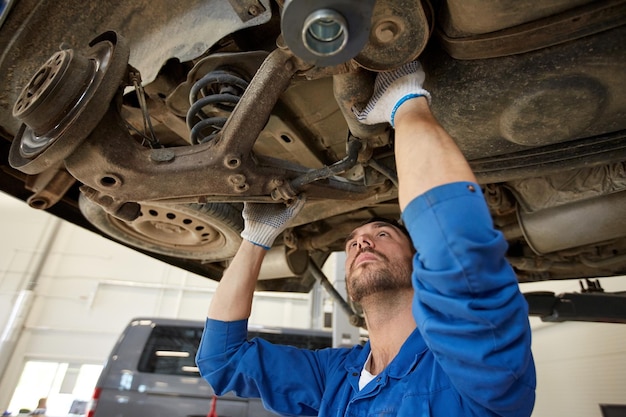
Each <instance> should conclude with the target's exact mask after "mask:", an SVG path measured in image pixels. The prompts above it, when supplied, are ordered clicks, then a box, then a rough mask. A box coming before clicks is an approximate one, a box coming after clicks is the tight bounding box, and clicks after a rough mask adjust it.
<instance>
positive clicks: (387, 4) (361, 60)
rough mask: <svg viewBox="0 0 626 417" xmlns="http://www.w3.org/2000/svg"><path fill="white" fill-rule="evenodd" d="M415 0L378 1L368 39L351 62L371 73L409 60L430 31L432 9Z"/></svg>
mask: <svg viewBox="0 0 626 417" xmlns="http://www.w3.org/2000/svg"><path fill="white" fill-rule="evenodd" d="M426 3H427V6H426V7H424V5H422V4H421V2H419V1H415V0H379V1H377V2H376V5H375V6H374V11H373V13H372V29H371V32H370V35H369V40H368V42H367V44H366V45H365V46H364V48H363V49H362V50H361V51H360V52H359V54H358V55H357V56H356V57H354V60H355V61H356V62H357V63H358V64H359V65H361V66H362V67H364V68H367V69H369V70H372V71H386V70H390V69H393V68H395V67H398V66H400V65H402V64H405V63H407V62H410V61H413V60H414V59H415V58H417V57H418V56H419V54H420V53H421V52H422V51H423V50H424V48H425V47H426V43H427V42H428V39H429V37H430V34H431V32H432V30H431V28H432V21H433V16H432V9H431V8H430V7H429V4H428V2H426Z"/></svg>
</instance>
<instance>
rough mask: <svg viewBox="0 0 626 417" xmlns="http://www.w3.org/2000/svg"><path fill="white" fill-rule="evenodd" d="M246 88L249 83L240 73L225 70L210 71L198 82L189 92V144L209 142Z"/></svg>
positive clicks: (222, 125)
mask: <svg viewBox="0 0 626 417" xmlns="http://www.w3.org/2000/svg"><path fill="white" fill-rule="evenodd" d="M247 87H248V82H247V81H246V80H245V79H243V78H242V77H241V76H240V75H239V74H236V73H234V72H232V71H228V70H225V69H217V70H215V71H211V72H209V73H208V74H206V75H205V76H204V77H202V78H201V79H200V80H198V81H197V82H196V83H195V84H194V85H193V86H192V87H191V91H190V92H189V104H190V105H191V107H190V108H189V111H187V126H188V127H189V129H190V138H191V143H193V144H199V143H206V142H209V141H211V140H212V139H213V138H214V137H215V135H216V134H217V133H218V132H219V131H220V130H221V129H222V127H224V124H225V123H226V120H227V119H228V116H229V115H230V112H232V110H233V108H235V105H236V104H237V103H238V102H239V99H240V98H241V95H242V94H243V92H244V91H245V89H246V88H247Z"/></svg>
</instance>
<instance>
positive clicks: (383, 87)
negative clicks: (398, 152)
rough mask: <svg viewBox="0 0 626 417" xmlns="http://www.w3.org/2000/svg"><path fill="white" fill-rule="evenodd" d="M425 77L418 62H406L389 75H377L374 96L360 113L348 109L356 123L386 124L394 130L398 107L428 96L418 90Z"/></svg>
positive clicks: (384, 73) (428, 96)
mask: <svg viewBox="0 0 626 417" xmlns="http://www.w3.org/2000/svg"><path fill="white" fill-rule="evenodd" d="M425 78H426V74H425V73H424V70H423V69H422V65H421V64H420V63H419V62H418V61H413V62H409V63H408V64H404V65H403V66H401V67H398V68H396V69H394V70H392V71H386V72H379V73H378V75H377V76H376V82H375V83H374V93H373V94H372V97H371V98H370V101H369V102H368V103H367V105H366V106H365V108H364V109H363V110H357V109H354V108H353V109H352V111H353V112H354V115H355V116H356V118H357V119H358V120H359V122H361V123H363V124H366V125H375V124H378V123H384V122H387V123H389V124H390V125H391V126H394V117H395V115H396V110H398V107H400V105H401V104H402V103H404V102H405V101H407V100H410V99H412V98H416V97H426V99H427V100H428V103H430V93H429V92H428V91H426V90H424V89H423V88H422V84H423V83H424V79H425Z"/></svg>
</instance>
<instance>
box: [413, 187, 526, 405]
mask: <svg viewBox="0 0 626 417" xmlns="http://www.w3.org/2000/svg"><path fill="white" fill-rule="evenodd" d="M402 216H403V220H404V223H405V225H406V226H407V229H408V230H409V233H410V235H411V238H412V240H413V244H414V246H415V249H416V250H417V253H416V254H415V257H414V260H413V268H414V269H413V278H412V279H413V286H414V288H415V298H414V300H413V314H414V316H415V319H416V321H417V325H418V329H419V330H420V331H421V333H422V335H423V337H424V339H425V340H426V343H427V345H428V346H429V348H430V349H431V351H432V352H433V354H434V355H435V358H436V360H437V361H438V362H439V364H440V365H441V367H442V368H443V369H444V371H445V372H446V374H447V375H448V377H449V378H450V380H451V382H452V384H453V385H454V386H455V388H456V389H457V390H458V392H459V393H460V395H461V396H462V398H465V399H467V400H469V403H470V404H474V405H475V409H476V410H477V411H476V414H477V415H483V414H481V411H479V410H483V411H482V413H484V409H487V410H490V411H491V412H492V413H494V415H497V416H515V417H522V416H530V414H531V412H532V408H533V405H534V400H535V367H534V362H533V358H532V354H531V350H530V344H531V334H530V327H529V323H528V306H527V304H526V301H525V299H524V297H523V295H522V294H521V293H520V291H519V286H518V283H517V279H516V276H515V273H514V271H513V270H512V268H511V266H510V265H509V264H508V262H507V261H506V259H505V253H506V249H507V243H506V241H505V239H504V237H503V236H502V234H501V233H500V232H498V231H497V230H495V229H494V227H493V224H492V220H491V216H490V214H489V210H488V208H487V205H486V202H485V200H484V197H483V195H482V192H481V190H480V187H479V186H478V185H477V184H473V183H465V182H460V183H453V184H447V185H444V186H441V187H437V188H435V189H433V190H430V191H429V192H427V193H425V194H423V195H421V196H419V197H417V198H416V199H414V200H413V201H411V202H410V203H409V205H408V206H407V207H406V208H405V210H404V212H403V214H402Z"/></svg>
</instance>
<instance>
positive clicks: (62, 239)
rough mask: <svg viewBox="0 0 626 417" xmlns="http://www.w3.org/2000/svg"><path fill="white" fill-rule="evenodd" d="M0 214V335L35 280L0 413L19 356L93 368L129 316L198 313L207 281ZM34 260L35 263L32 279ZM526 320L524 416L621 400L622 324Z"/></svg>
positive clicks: (3, 201) (295, 298)
mask: <svg viewBox="0 0 626 417" xmlns="http://www.w3.org/2000/svg"><path fill="white" fill-rule="evenodd" d="M0 214H1V215H0V233H1V236H2V239H0V320H1V321H0V330H1V329H2V328H3V327H4V325H3V324H4V323H6V322H7V319H8V318H9V315H10V311H11V307H12V306H13V304H14V303H15V300H16V297H17V295H18V294H19V292H20V290H22V289H24V288H26V286H27V285H28V283H29V281H31V280H33V279H38V281H37V283H36V286H35V288H34V301H33V305H32V309H30V311H29V313H28V315H27V316H26V320H25V323H24V330H23V332H22V333H21V335H20V337H19V339H18V343H17V346H16V347H15V352H14V353H13V356H12V358H11V361H10V365H9V366H8V368H7V369H6V371H5V372H4V374H2V375H0V411H3V410H4V409H6V407H7V405H8V402H9V400H10V398H11V395H12V393H13V389H14V387H15V385H16V383H17V380H18V378H19V375H20V373H21V371H22V368H23V366H24V363H25V361H26V360H33V359H41V360H53V361H67V362H72V363H94V364H101V363H103V361H104V360H105V358H106V356H107V354H108V352H109V350H110V349H111V347H112V346H113V343H114V342H115V340H116V338H117V336H118V335H119V333H120V332H121V330H122V329H123V327H124V326H125V325H126V323H127V322H128V321H129V320H130V319H131V318H132V317H135V316H164V317H174V318H192V319H202V318H203V317H204V315H205V312H206V308H207V306H208V304H209V302H210V299H211V297H212V295H213V289H214V288H215V283H214V282H213V281H210V280H207V279H205V278H202V277H198V276H196V275H193V274H191V273H188V272H186V271H183V270H180V269H177V268H173V267H170V266H168V265H165V264H163V263H162V262H160V261H157V260H154V259H152V258H150V257H147V256H145V255H142V254H139V253H136V252H134V251H132V250H130V249H127V248H125V247H123V246H121V245H117V244H115V243H113V242H110V241H108V240H106V239H104V238H102V237H100V236H98V235H96V234H93V233H91V232H87V231H85V230H82V229H80V228H77V227H75V226H73V225H71V224H68V223H65V222H63V221H59V220H57V219H56V218H54V217H53V216H50V215H48V214H47V213H43V212H38V211H36V210H33V209H30V208H28V207H27V206H26V205H25V204H24V203H22V202H21V201H18V200H15V199H13V198H10V197H7V196H5V195H3V194H0ZM57 227H58V231H57V232H56V233H54V231H55V228H57ZM50 239H51V242H52V245H51V247H50V251H49V253H48V254H47V255H46V254H45V253H44V250H45V248H46V243H47V242H48V241H50ZM41 257H45V259H44V263H43V267H42V269H41V271H40V273H39V274H37V273H36V271H35V269H36V266H37V262H38V261H39V260H40V259H41ZM601 282H602V285H603V286H604V288H605V289H606V291H624V290H626V278H606V279H602V280H601ZM541 289H543V290H550V291H554V292H556V293H562V292H575V291H579V286H578V283H577V282H576V281H566V282H549V283H537V284H524V285H523V286H522V290H523V291H535V290H541ZM310 303H311V302H310V297H309V295H308V294H305V295H302V294H290V295H283V294H270V293H259V294H257V295H256V297H255V304H254V309H253V314H252V317H251V322H252V323H254V324H265V325H277V326H290V327H303V328H307V327H310V326H311V317H310V311H311V305H310ZM531 322H532V327H533V352H534V355H535V359H536V363H537V368H538V387H539V388H538V392H537V404H536V407H535V412H534V414H533V417H554V416H565V415H567V416H569V417H601V414H600V409H599V407H598V404H600V403H621V404H626V325H620V324H599V323H573V322H570V323H556V324H547V323H542V322H540V321H539V320H538V319H534V318H533V319H532V320H531Z"/></svg>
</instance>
